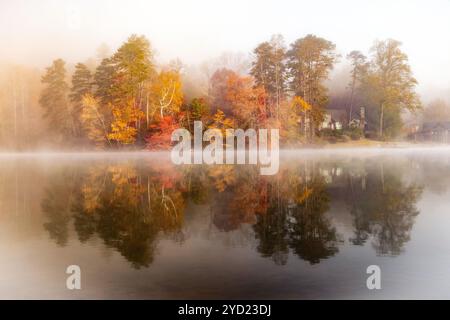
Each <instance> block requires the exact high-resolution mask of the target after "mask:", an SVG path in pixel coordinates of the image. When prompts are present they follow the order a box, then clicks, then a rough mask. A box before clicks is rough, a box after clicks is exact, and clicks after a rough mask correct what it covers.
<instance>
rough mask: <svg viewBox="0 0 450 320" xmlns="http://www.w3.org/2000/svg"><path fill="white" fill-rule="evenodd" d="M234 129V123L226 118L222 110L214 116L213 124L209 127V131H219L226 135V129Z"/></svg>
mask: <svg viewBox="0 0 450 320" xmlns="http://www.w3.org/2000/svg"><path fill="white" fill-rule="evenodd" d="M233 127H234V121H233V120H232V119H230V118H227V117H226V116H225V113H223V111H222V110H220V109H218V110H217V112H216V113H215V114H214V115H213V118H212V123H211V124H210V125H209V126H208V129H218V130H220V131H221V132H222V134H223V135H225V130H226V129H231V128H233Z"/></svg>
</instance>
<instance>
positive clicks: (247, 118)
mask: <svg viewBox="0 0 450 320" xmlns="http://www.w3.org/2000/svg"><path fill="white" fill-rule="evenodd" d="M211 100H212V103H213V108H214V110H221V111H222V112H223V113H224V114H225V115H226V116H233V117H234V118H235V119H236V121H237V123H238V125H239V126H241V127H243V128H247V127H255V126H258V125H259V124H260V123H262V122H264V121H265V120H266V119H267V118H268V114H267V109H266V100H267V95H266V92H265V90H264V88H263V87H261V86H256V85H255V82H254V80H253V78H252V77H249V76H240V75H239V74H237V73H235V72H233V71H231V70H227V69H221V70H218V71H216V72H215V74H214V75H213V77H212V89H211Z"/></svg>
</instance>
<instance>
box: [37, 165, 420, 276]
mask: <svg viewBox="0 0 450 320" xmlns="http://www.w3.org/2000/svg"><path fill="white" fill-rule="evenodd" d="M354 168H355V165H353V164H352V165H351V166H349V167H346V166H338V165H336V164H335V163H334V164H333V165H330V164H326V163H317V162H315V161H311V160H305V161H303V162H301V163H295V165H293V166H290V167H285V168H282V169H281V170H280V172H279V174H278V175H276V176H261V175H260V174H259V170H258V168H256V167H251V166H230V165H223V166H177V167H173V166H172V165H170V164H164V163H158V164H152V165H149V166H142V165H137V163H131V162H130V163H123V162H122V163H120V164H105V163H102V164H99V165H96V164H91V165H88V166H83V167H77V168H76V169H75V168H73V169H70V170H67V169H66V170H65V173H64V174H60V172H58V174H55V176H54V177H53V180H52V181H51V183H50V186H49V187H48V189H47V192H46V196H45V198H44V199H43V201H42V203H41V207H42V209H43V211H44V212H45V213H46V217H47V219H48V221H47V222H46V223H45V225H44V227H45V229H46V230H47V231H48V232H49V235H50V237H51V238H52V239H53V240H54V241H55V242H56V243H57V244H58V245H62V246H64V245H66V244H67V242H68V239H69V230H70V229H71V228H70V224H71V223H73V225H74V229H75V232H76V234H77V237H78V239H79V241H81V242H86V241H88V240H89V239H93V238H100V239H102V240H103V241H104V243H105V244H106V245H107V246H109V247H112V248H114V249H115V250H117V251H118V252H119V253H120V254H122V255H123V256H124V257H125V258H126V259H127V260H129V261H130V262H131V263H132V265H133V266H134V267H136V268H139V267H142V266H148V265H150V264H151V263H152V261H153V259H154V256H155V251H156V247H157V243H158V239H159V238H160V237H161V235H163V236H165V237H168V238H171V239H174V240H177V241H178V240H183V237H184V234H185V233H184V232H183V224H184V215H185V212H184V211H185V207H186V203H187V201H191V202H192V203H194V204H200V205H208V206H209V208H210V211H211V218H210V219H211V220H210V222H212V224H211V226H214V228H213V229H211V230H213V231H214V230H219V231H222V232H229V231H232V230H236V231H237V232H236V233H234V234H235V237H238V234H239V230H241V227H242V226H247V227H249V228H247V229H246V230H253V234H252V233H250V234H249V235H250V236H251V238H246V239H248V241H249V242H253V241H256V250H257V251H258V252H259V253H260V254H261V255H262V256H263V257H268V258H271V259H273V260H274V262H275V263H277V264H280V265H282V264H285V263H286V262H287V259H288V256H289V253H290V252H291V253H292V254H294V255H296V256H298V257H299V258H301V259H303V260H305V261H308V262H309V263H311V264H315V263H319V262H320V261H321V260H323V259H327V258H329V257H331V256H333V255H335V254H336V253H337V252H338V243H339V242H340V241H339V240H338V239H340V238H341V237H339V236H338V234H337V232H336V229H335V227H334V226H333V225H332V222H331V220H330V219H329V217H328V216H327V214H326V213H327V212H328V210H329V207H330V200H331V197H333V199H335V198H339V197H344V198H346V199H350V201H351V202H350V203H351V212H350V213H351V215H352V218H353V223H354V236H353V237H352V238H351V239H350V241H351V242H352V243H353V244H363V243H365V242H366V241H367V240H368V239H369V237H372V238H373V239H374V240H373V244H374V247H375V249H376V250H377V252H378V253H380V254H398V253H399V252H400V251H401V248H402V247H403V245H404V244H405V243H406V242H407V241H408V240H409V233H410V230H411V228H412V225H413V223H414V217H415V216H416V215H417V213H418V211H417V209H416V208H415V203H416V201H417V199H418V197H419V195H420V192H421V189H420V188H419V187H417V186H415V185H405V183H403V182H402V180H401V177H400V175H399V173H398V172H397V171H395V170H393V171H389V172H387V171H386V172H384V171H383V170H381V171H380V172H378V171H377V172H371V171H367V172H366V170H365V169H364V170H363V168H362V167H360V168H359V172H358V173H357V174H356V178H355V175H353V178H352V179H350V182H349V183H348V181H347V180H346V179H347V178H348V177H350V176H352V174H354V173H355V171H354ZM351 170H353V171H351ZM356 180H358V182H356ZM346 181H347V182H346ZM358 186H359V187H358ZM191 214H195V212H192V213H191ZM250 226H252V227H250ZM230 234H232V233H231V232H230ZM246 241H247V240H246Z"/></svg>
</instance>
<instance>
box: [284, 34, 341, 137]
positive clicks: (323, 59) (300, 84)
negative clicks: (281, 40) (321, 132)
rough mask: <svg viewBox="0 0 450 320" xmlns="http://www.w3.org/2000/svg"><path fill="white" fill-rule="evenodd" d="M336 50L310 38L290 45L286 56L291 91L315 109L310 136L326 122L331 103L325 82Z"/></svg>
mask: <svg viewBox="0 0 450 320" xmlns="http://www.w3.org/2000/svg"><path fill="white" fill-rule="evenodd" d="M335 48H336V46H335V45H334V44H333V43H332V42H330V41H328V40H325V39H323V38H320V37H316V36H314V35H307V36H306V37H304V38H301V39H298V40H296V41H295V42H294V43H292V44H291V46H290V49H289V51H288V52H287V59H288V61H287V67H288V69H289V71H288V73H289V78H290V82H289V85H290V89H291V90H292V92H293V93H294V95H296V96H299V97H302V99H304V100H305V101H306V102H307V103H308V104H310V105H311V106H312V109H311V110H310V111H309V112H308V115H309V118H310V135H311V136H313V134H314V127H315V126H317V125H318V124H320V123H321V122H322V120H323V108H324V107H325V105H326V104H327V102H328V96H327V89H326V87H325V86H324V85H323V81H324V80H326V79H327V78H328V74H329V72H330V70H331V69H332V68H333V66H334V64H335V63H336V61H337V58H338V56H337V54H336V53H335Z"/></svg>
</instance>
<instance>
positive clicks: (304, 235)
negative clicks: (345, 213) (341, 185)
mask: <svg viewBox="0 0 450 320" xmlns="http://www.w3.org/2000/svg"><path fill="white" fill-rule="evenodd" d="M302 173H303V175H302ZM325 187H326V184H325V181H324V179H323V177H321V176H319V175H307V174H306V172H299V173H298V174H293V173H292V172H291V171H286V172H281V173H280V177H279V179H278V181H277V183H276V184H275V185H272V186H271V188H270V190H271V191H272V195H270V196H269V199H270V200H271V201H270V205H269V208H268V210H267V211H266V212H265V213H264V214H261V215H260V216H258V221H257V223H256V224H255V226H254V229H255V234H256V238H257V239H258V240H259V245H258V251H259V252H261V254H262V255H263V256H266V257H269V256H270V257H272V259H274V261H275V263H277V264H285V263H286V262H287V256H288V252H289V248H290V249H291V250H292V252H293V253H294V254H296V255H298V256H299V257H300V258H301V259H303V260H306V261H308V262H310V263H311V264H314V263H319V262H320V260H322V259H326V258H328V257H330V256H333V255H334V254H336V253H337V252H338V248H337V235H336V230H335V228H334V227H333V226H332V225H331V223H330V221H329V220H328V218H327V217H326V216H325V213H326V212H327V211H328V208H329V201H330V199H329V196H328V193H327V191H326V188H325Z"/></svg>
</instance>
